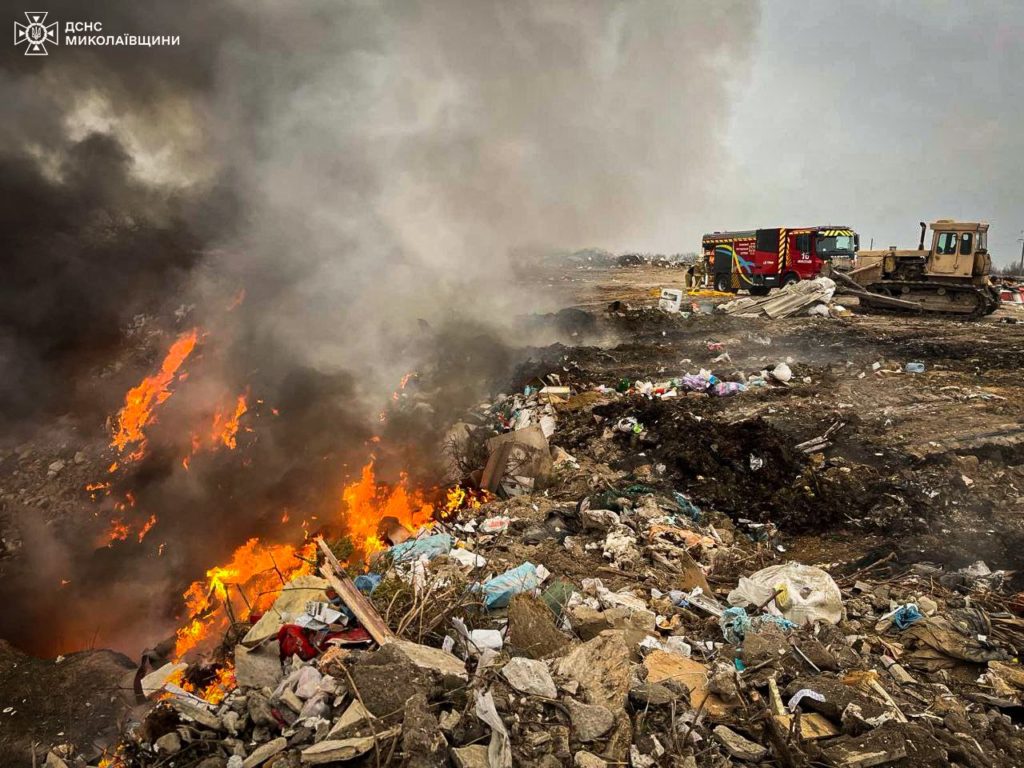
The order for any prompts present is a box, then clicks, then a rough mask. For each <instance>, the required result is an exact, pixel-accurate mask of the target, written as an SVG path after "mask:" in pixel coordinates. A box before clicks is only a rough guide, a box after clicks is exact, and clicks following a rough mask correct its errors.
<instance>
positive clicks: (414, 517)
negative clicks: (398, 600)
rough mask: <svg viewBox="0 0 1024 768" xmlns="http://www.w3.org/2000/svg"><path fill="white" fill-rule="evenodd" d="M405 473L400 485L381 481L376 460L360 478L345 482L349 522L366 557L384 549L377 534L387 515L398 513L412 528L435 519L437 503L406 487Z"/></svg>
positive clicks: (403, 521)
mask: <svg viewBox="0 0 1024 768" xmlns="http://www.w3.org/2000/svg"><path fill="white" fill-rule="evenodd" d="M406 482H407V478H406V476H405V475H404V474H403V475H402V476H401V478H400V480H399V483H398V485H396V486H395V487H393V488H388V487H387V486H386V485H383V484H380V485H378V483H377V481H376V478H375V476H374V472H373V461H372V460H371V461H370V463H369V464H367V465H366V466H365V467H363V471H362V473H361V475H360V478H359V480H357V481H356V482H354V483H351V484H349V485H347V486H345V489H344V491H343V492H342V498H343V500H344V502H345V512H344V518H345V524H346V526H347V529H348V534H349V536H351V538H352V542H353V543H354V544H355V545H356V547H357V548H358V549H360V550H361V551H362V553H363V555H364V557H369V556H370V555H372V554H373V553H375V552H378V551H380V550H382V549H384V543H383V542H382V541H381V540H380V539H379V538H378V536H377V528H378V526H379V525H380V521H381V520H382V519H383V518H385V517H394V518H396V519H397V520H398V522H399V523H401V524H402V525H404V526H405V527H406V528H408V529H409V530H410V531H416V530H417V529H418V528H421V527H423V526H430V525H432V524H433V522H434V507H433V506H432V505H431V504H429V503H428V502H426V501H424V499H423V496H422V494H421V493H420V492H419V491H417V490H409V489H408V488H407V487H406Z"/></svg>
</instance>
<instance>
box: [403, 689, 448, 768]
mask: <svg viewBox="0 0 1024 768" xmlns="http://www.w3.org/2000/svg"><path fill="white" fill-rule="evenodd" d="M402 754H403V755H404V756H405V757H404V759H403V761H402V766H403V768H445V767H446V766H447V765H448V740H447V739H445V737H444V734H443V733H441V726H440V725H439V724H438V722H437V718H436V717H434V714H433V713H432V712H431V711H430V705H429V703H428V702H427V697H426V696H425V695H424V694H422V693H417V694H416V695H415V696H410V697H409V700H408V701H407V702H405V711H404V712H403V717H402Z"/></svg>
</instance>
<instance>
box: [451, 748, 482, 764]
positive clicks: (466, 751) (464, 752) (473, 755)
mask: <svg viewBox="0 0 1024 768" xmlns="http://www.w3.org/2000/svg"><path fill="white" fill-rule="evenodd" d="M452 764H453V765H454V766H455V768H490V765H491V764H490V763H489V762H488V761H487V747H485V746H484V745H483V744H471V745H470V746H468V747H457V748H455V749H453V750H452Z"/></svg>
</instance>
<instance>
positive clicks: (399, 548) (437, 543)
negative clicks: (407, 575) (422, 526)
mask: <svg viewBox="0 0 1024 768" xmlns="http://www.w3.org/2000/svg"><path fill="white" fill-rule="evenodd" d="M451 550H452V537H451V536H449V535H448V534H447V533H435V534H433V535H431V536H421V537H420V538H418V539H409V540H408V541H403V542H402V543H401V544H395V546H393V547H392V548H391V549H390V550H389V551H388V554H389V555H391V560H392V561H393V562H395V563H403V562H413V561H415V560H419V559H420V557H421V556H422V555H426V556H427V559H428V560H433V559H434V558H435V557H437V556H438V555H447V554H448V553H449V552H451Z"/></svg>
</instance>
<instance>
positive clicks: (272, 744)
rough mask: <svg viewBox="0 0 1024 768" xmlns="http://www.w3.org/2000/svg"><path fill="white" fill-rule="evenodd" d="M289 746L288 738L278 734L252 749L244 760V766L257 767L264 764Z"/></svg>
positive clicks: (245, 767) (246, 767) (243, 767)
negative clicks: (271, 739)
mask: <svg viewBox="0 0 1024 768" xmlns="http://www.w3.org/2000/svg"><path fill="white" fill-rule="evenodd" d="M287 747H288V739H286V738H285V737H284V736H278V737H277V738H276V739H274V740H273V741H268V742H267V743H266V744H261V745H260V746H258V747H256V749H254V750H253V751H252V753H251V754H250V755H249V756H248V757H247V758H245V760H244V761H242V768H256V767H257V766H259V765H263V763H265V762H266V761H267V760H269V759H270V758H272V757H273V756H274V755H276V754H279V753H281V752H284V750H285V749H287Z"/></svg>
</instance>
